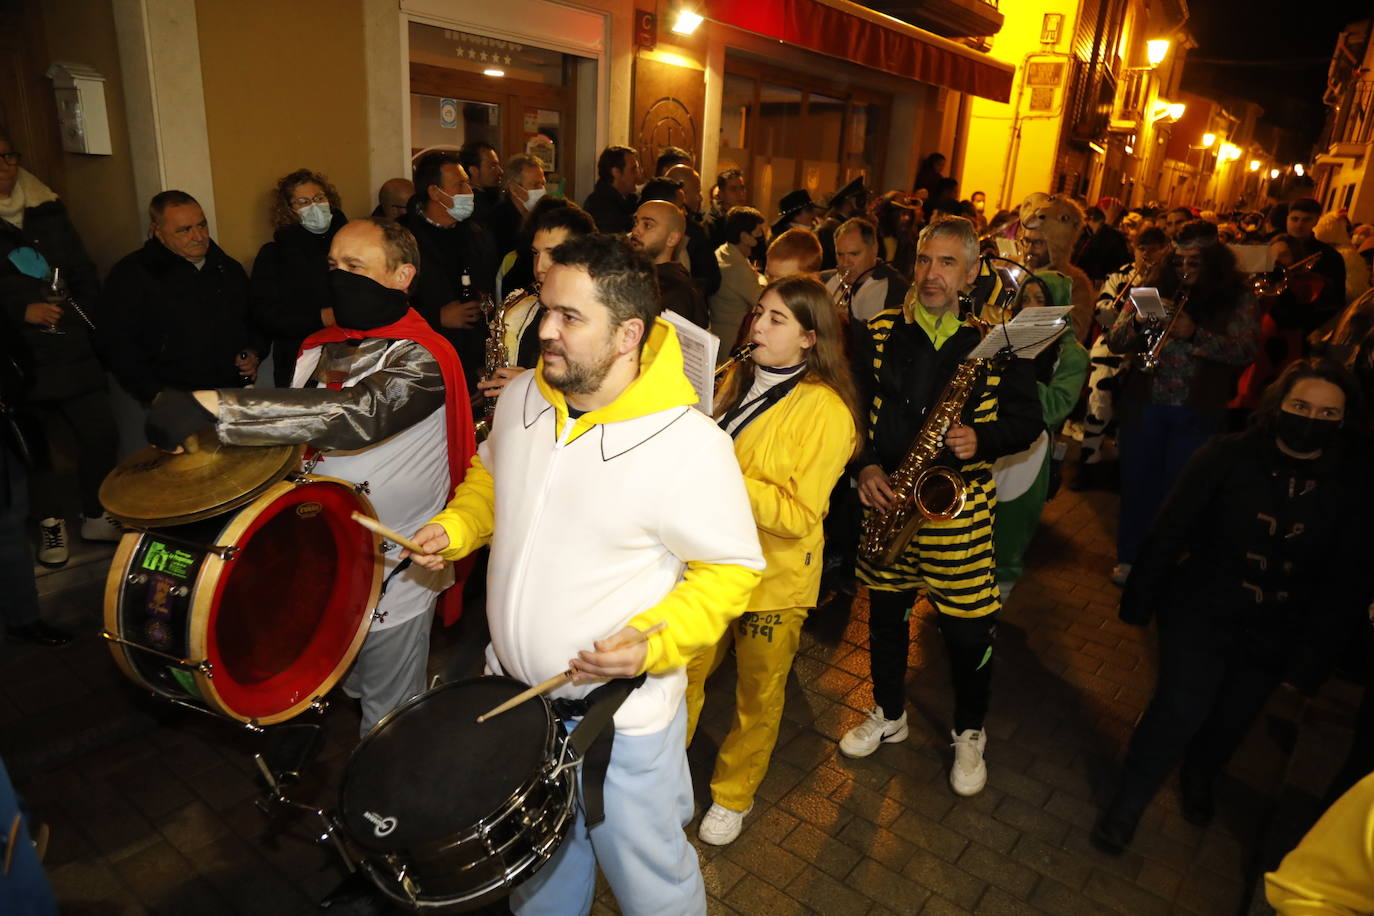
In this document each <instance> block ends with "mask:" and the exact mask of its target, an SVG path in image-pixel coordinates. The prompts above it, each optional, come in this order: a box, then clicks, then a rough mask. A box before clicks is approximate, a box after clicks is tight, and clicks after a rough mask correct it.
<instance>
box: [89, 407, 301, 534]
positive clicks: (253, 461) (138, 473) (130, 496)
mask: <svg viewBox="0 0 1374 916" xmlns="http://www.w3.org/2000/svg"><path fill="white" fill-rule="evenodd" d="M193 438H195V439H196V440H197V442H198V443H199V447H198V448H192V449H188V450H187V451H185V452H180V453H177V454H172V453H171V452H164V451H162V450H161V449H159V448H155V447H153V446H148V447H147V448H144V449H141V450H139V451H137V452H135V453H134V454H132V455H130V456H129V457H128V458H125V459H124V460H123V461H121V462H120V463H119V466H118V467H116V468H115V469H114V470H113V471H111V472H110V473H109V475H108V476H106V478H105V480H104V482H103V483H101V485H100V503H101V505H103V506H104V507H105V511H106V512H109V513H110V515H112V516H114V517H115V518H116V519H118V520H119V521H121V522H124V523H126V524H129V525H135V526H138V527H146V528H151V527H160V526H166V525H185V524H188V523H190V522H198V521H200V520H201V519H206V518H210V517H212V516H215V515H220V514H223V513H225V512H228V511H230V510H232V509H237V508H238V507H239V506H242V505H245V504H247V503H249V502H252V501H253V500H254V499H255V498H257V496H258V494H259V493H261V492H262V491H263V490H266V489H267V488H268V487H270V486H272V484H274V483H276V482H277V481H279V480H281V479H282V478H284V477H285V476H286V475H287V474H289V473H290V472H291V471H292V470H294V469H296V468H298V467H300V460H301V453H302V452H303V451H304V448H305V447H304V446H301V445H265V446H262V445H225V444H224V443H222V442H220V441H219V440H218V439H217V438H215V434H214V430H213V429H211V428H206V429H205V430H202V431H201V432H200V433H198V434H197V435H196V436H195V437H193Z"/></svg>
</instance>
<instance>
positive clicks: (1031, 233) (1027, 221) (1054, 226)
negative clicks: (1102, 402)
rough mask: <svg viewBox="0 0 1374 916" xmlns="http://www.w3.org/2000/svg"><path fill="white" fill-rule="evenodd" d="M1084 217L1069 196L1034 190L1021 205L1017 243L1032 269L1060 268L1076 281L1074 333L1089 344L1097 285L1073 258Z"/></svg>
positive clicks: (1071, 314) (1072, 300)
mask: <svg viewBox="0 0 1374 916" xmlns="http://www.w3.org/2000/svg"><path fill="white" fill-rule="evenodd" d="M1083 220H1084V217H1083V208H1082V207H1080V206H1078V204H1076V203H1074V202H1073V201H1072V200H1070V199H1069V198H1067V197H1063V196H1060V195H1057V194H1056V195H1054V196H1052V197H1045V196H1043V195H1037V194H1032V195H1031V196H1030V197H1027V198H1026V202H1025V203H1023V204H1022V205H1021V225H1020V228H1019V229H1018V230H1017V231H1018V235H1017V238H1016V244H1017V246H1018V247H1019V248H1020V249H1021V251H1022V252H1023V254H1022V261H1023V262H1024V263H1025V265H1026V266H1027V267H1029V268H1030V269H1031V270H1045V269H1048V270H1057V271H1059V272H1060V273H1061V274H1064V275H1065V276H1067V277H1068V278H1069V279H1070V280H1072V281H1073V294H1072V295H1071V296H1070V304H1072V305H1073V311H1072V312H1071V313H1070V316H1071V317H1072V319H1073V333H1074V336H1075V337H1077V338H1078V342H1079V343H1081V344H1084V345H1086V344H1087V343H1088V332H1089V331H1090V330H1091V329H1092V322H1093V301H1094V300H1095V299H1096V293H1097V289H1096V287H1094V286H1093V283H1092V281H1091V280H1089V279H1088V275H1087V274H1085V273H1084V272H1083V270H1082V268H1080V267H1077V266H1075V265H1074V264H1073V263H1072V262H1071V258H1072V257H1073V248H1074V244H1075V243H1076V242H1077V241H1078V237H1079V235H1080V234H1081V233H1082V232H1083Z"/></svg>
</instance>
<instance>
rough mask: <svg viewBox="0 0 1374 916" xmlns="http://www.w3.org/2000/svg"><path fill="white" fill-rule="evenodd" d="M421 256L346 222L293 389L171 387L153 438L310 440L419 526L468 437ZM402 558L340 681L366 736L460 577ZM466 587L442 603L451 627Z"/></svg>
mask: <svg viewBox="0 0 1374 916" xmlns="http://www.w3.org/2000/svg"><path fill="white" fill-rule="evenodd" d="M418 261H419V253H418V251H417V249H416V245H415V239H414V237H413V236H411V234H410V232H409V231H408V230H406V229H405V228H403V227H401V226H398V225H396V224H395V223H389V222H385V221H383V220H376V219H360V220H354V221H352V222H350V223H349V224H348V225H346V226H344V227H343V228H342V229H340V230H339V232H338V233H337V234H336V235H335V236H334V240H333V242H332V244H331V245H330V248H329V266H330V268H331V270H330V274H329V279H330V285H331V287H332V290H333V302H334V306H333V308H332V309H325V310H324V311H325V314H323V315H322V316H321V317H322V318H323V319H324V321H325V324H326V327H325V328H324V329H323V330H321V331H317V332H316V333H315V334H312V335H311V336H310V337H308V338H307V339H306V340H305V343H304V344H302V347H301V354H300V357H299V359H298V360H297V362H296V374H295V378H294V380H293V384H294V385H295V386H296V387H293V388H283V389H277V390H271V389H268V390H260V389H226V390H220V391H197V392H194V394H190V393H187V392H183V391H174V390H172V389H168V390H166V391H164V392H163V393H162V394H160V395H159V396H158V399H157V400H156V401H154V402H153V408H152V411H151V412H150V414H149V416H148V438H149V441H150V442H152V443H153V444H154V445H157V446H159V447H161V448H165V449H168V450H174V449H176V448H177V447H178V445H179V443H180V442H181V441H182V440H183V439H184V438H186V436H188V435H189V434H190V433H192V432H194V431H196V430H197V429H199V428H201V427H203V426H205V425H206V424H208V423H211V422H213V423H214V424H215V433H216V434H217V435H218V437H219V439H220V441H221V442H226V443H229V444H231V445H276V444H283V443H285V444H308V445H310V446H311V451H310V452H307V455H308V456H311V463H313V466H314V469H315V470H317V471H318V472H319V473H321V474H325V475H328V476H331V477H338V478H342V479H344V480H348V481H351V482H353V483H358V484H362V483H366V484H367V486H368V495H369V499H370V500H371V502H372V504H373V506H374V508H375V509H376V511H377V515H378V516H379V517H380V518H381V521H382V522H383V523H384V524H386V525H388V526H389V527H391V528H393V529H400V530H403V531H409V530H411V529H413V528H414V527H415V526H416V525H419V524H421V523H422V522H423V521H424V520H425V519H427V518H429V517H431V516H432V515H433V514H434V513H435V512H436V511H438V510H439V508H440V507H441V506H442V505H443V495H442V494H443V493H444V492H446V491H447V489H448V488H449V487H450V486H451V485H453V484H454V483H456V481H458V480H461V479H462V475H463V469H464V468H465V467H466V466H467V460H468V458H469V457H470V456H471V455H472V451H473V438H472V411H471V408H470V406H469V404H468V396H467V387H466V385H464V384H463V373H462V368H461V366H460V365H459V363H458V356H457V354H455V353H454V352H453V348H452V346H450V345H449V344H448V342H447V341H445V340H443V339H442V338H441V337H439V336H438V335H437V334H435V333H434V332H433V331H431V330H430V329H429V326H428V325H427V324H426V323H425V321H424V319H423V318H421V317H420V316H419V315H418V314H417V313H416V312H414V311H413V310H411V308H410V306H409V305H408V304H407V301H406V292H405V291H406V289H407V288H408V287H409V285H410V282H411V280H412V279H413V278H414V276H415V267H416V264H417V263H418ZM303 386H310V387H303ZM306 546H307V545H302V547H303V548H304V547H306ZM388 546H389V545H388ZM384 549H385V548H384ZM399 562H400V558H399V557H398V556H397V555H396V553H395V551H394V549H392V551H391V553H390V554H389V555H388V556H387V557H386V558H385V562H384V565H383V568H384V572H385V575H386V576H387V579H386V585H385V589H384V593H383V594H382V597H381V600H380V601H379V602H378V605H377V607H376V609H375V610H373V613H372V623H371V628H370V630H369V632H368V636H367V640H366V641H365V642H364V643H363V647H362V650H361V651H360V652H359V653H358V657H357V660H356V661H355V662H354V664H353V667H352V669H351V670H350V671H349V674H348V677H347V678H346V679H345V680H344V683H343V688H344V691H345V692H346V693H348V694H349V695H351V696H354V697H359V698H361V700H362V734H364V735H366V734H367V733H368V732H369V731H370V730H371V729H372V726H373V725H375V724H376V723H377V721H378V720H380V719H381V718H382V717H383V716H385V715H386V714H387V713H388V712H390V711H391V710H392V709H394V708H396V707H397V706H399V705H400V704H401V703H402V702H404V701H405V700H406V699H408V698H410V697H412V696H414V695H416V694H418V693H420V692H421V691H423V690H424V684H425V668H426V662H427V661H428V657H429V631H430V626H431V624H432V622H433V611H434V604H435V598H436V597H437V596H438V594H439V593H440V592H441V591H443V590H444V589H445V588H447V587H448V586H449V585H450V584H451V583H452V581H453V576H452V575H451V574H449V573H448V572H447V571H439V572H435V571H433V570H429V569H419V568H415V567H411V568H408V569H405V570H402V571H401V572H399V573H396V569H397V565H398V563H399ZM393 573H396V574H395V575H394V576H393ZM460 591H461V589H457V588H455V589H452V590H450V592H449V595H447V596H445V597H446V602H445V607H444V611H445V618H446V619H447V620H449V621H450V622H451V621H452V619H454V618H456V615H457V611H458V607H457V605H456V599H458V598H459V597H461V596H460V595H459V594H458V593H459V592H460ZM449 596H452V599H449ZM449 600H452V601H454V602H455V603H453V604H450V603H449Z"/></svg>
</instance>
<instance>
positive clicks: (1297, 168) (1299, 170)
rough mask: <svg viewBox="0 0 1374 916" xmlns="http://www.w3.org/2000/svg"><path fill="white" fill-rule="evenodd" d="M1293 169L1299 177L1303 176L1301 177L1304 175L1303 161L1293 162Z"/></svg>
mask: <svg viewBox="0 0 1374 916" xmlns="http://www.w3.org/2000/svg"><path fill="white" fill-rule="evenodd" d="M1293 171H1294V172H1296V173H1297V176H1298V177H1299V178H1301V177H1302V173H1303V168H1302V163H1301V162H1295V163H1293Z"/></svg>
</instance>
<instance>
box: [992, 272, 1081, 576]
mask: <svg viewBox="0 0 1374 916" xmlns="http://www.w3.org/2000/svg"><path fill="white" fill-rule="evenodd" d="M1071 284H1072V281H1070V280H1069V278H1068V277H1066V276H1064V275H1063V274H1061V273H1059V272H1058V271H1054V270H1042V271H1040V272H1039V273H1037V274H1036V275H1035V277H1034V278H1033V279H1031V280H1030V281H1029V282H1027V283H1026V285H1025V286H1023V287H1022V288H1021V294H1020V295H1021V306H1022V308H1038V307H1043V306H1057V307H1066V306H1068V304H1069V292H1070V286H1071ZM988 317H990V318H992V319H993V320H997V319H998V317H999V316H988ZM1035 375H1036V382H1035V388H1036V391H1037V392H1038V393H1039V395H1040V410H1041V411H1042V413H1043V418H1044V428H1043V429H1042V430H1041V431H1040V435H1039V436H1037V437H1036V439H1035V441H1034V442H1033V443H1031V447H1030V448H1028V449H1026V450H1025V451H1021V452H1017V453H1016V454H1014V455H1004V456H1003V457H1001V458H998V459H997V461H996V463H995V464H993V466H992V476H993V478H994V480H996V482H997V512H996V516H995V524H994V525H993V528H994V536H993V544H994V546H995V548H996V557H997V588H998V591H999V593H1000V594H1001V597H1002V600H1003V601H1005V600H1006V598H1007V595H1009V594H1011V589H1012V586H1014V585H1015V584H1016V580H1017V579H1019V578H1020V577H1021V572H1022V558H1023V557H1024V556H1025V553H1026V548H1027V547H1029V546H1030V542H1031V538H1032V537H1033V536H1034V535H1035V529H1036V527H1037V526H1038V525H1039V524H1040V511H1041V510H1042V509H1044V508H1045V500H1046V499H1048V498H1049V490H1050V455H1051V451H1052V448H1053V443H1054V436H1055V433H1056V432H1057V431H1058V429H1059V425H1060V424H1061V423H1063V422H1064V419H1065V418H1066V417H1067V416H1068V415H1069V411H1071V410H1073V407H1074V405H1075V404H1077V403H1078V395H1079V392H1081V391H1082V390H1083V380H1084V379H1085V378H1086V377H1087V375H1088V351H1087V350H1084V349H1083V345H1082V344H1081V343H1079V342H1078V339H1077V338H1075V337H1074V336H1073V335H1072V334H1065V335H1064V336H1062V337H1060V338H1059V342H1058V343H1057V344H1055V345H1053V346H1051V347H1050V348H1049V349H1047V350H1046V351H1045V352H1044V353H1041V354H1040V355H1039V356H1038V357H1036V359H1035Z"/></svg>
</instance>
